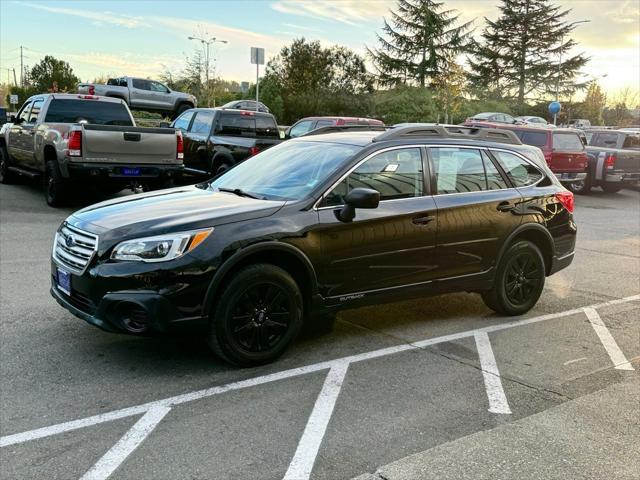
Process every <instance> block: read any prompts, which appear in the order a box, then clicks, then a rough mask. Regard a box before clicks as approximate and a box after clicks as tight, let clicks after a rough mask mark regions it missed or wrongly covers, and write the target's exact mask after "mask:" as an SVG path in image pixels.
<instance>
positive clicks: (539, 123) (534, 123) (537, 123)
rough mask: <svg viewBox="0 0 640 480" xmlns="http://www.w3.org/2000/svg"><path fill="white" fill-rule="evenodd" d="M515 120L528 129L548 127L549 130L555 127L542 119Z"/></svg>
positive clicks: (524, 117)
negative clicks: (528, 127)
mask: <svg viewBox="0 0 640 480" xmlns="http://www.w3.org/2000/svg"><path fill="white" fill-rule="evenodd" d="M516 120H517V121H518V122H520V123H524V124H525V125H528V126H530V127H549V128H553V127H555V125H553V124H552V123H549V122H547V121H546V120H545V119H544V118H542V117H533V116H523V117H516Z"/></svg>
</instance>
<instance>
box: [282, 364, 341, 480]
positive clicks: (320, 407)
mask: <svg viewBox="0 0 640 480" xmlns="http://www.w3.org/2000/svg"><path fill="white" fill-rule="evenodd" d="M348 368H349V364H348V363H346V362H345V363H342V364H337V365H335V366H334V367H331V370H329V374H328V375H327V378H326V379H325V381H324V385H323V387H322V390H321V391H320V395H318V399H317V400H316V403H315V405H314V407H313V411H312V412H311V415H310V416H309V420H308V421H307V426H306V427H305V429H304V432H303V434H302V437H301V438H300V442H299V443H298V448H297V449H296V453H295V454H294V456H293V460H291V463H290V464H289V468H288V469H287V473H285V475H284V478H283V480H307V479H308V478H309V476H310V475H311V470H313V464H314V463H315V461H316V457H317V456H318V450H320V444H321V443H322V439H323V438H324V433H325V431H326V430H327V425H329V420H331V414H332V413H333V408H334V407H335V405H336V400H337V399H338V395H339V394H340V389H341V388H342V382H343V380H344V377H345V375H346V374H347V369H348Z"/></svg>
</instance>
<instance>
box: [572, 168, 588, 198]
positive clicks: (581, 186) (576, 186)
mask: <svg viewBox="0 0 640 480" xmlns="http://www.w3.org/2000/svg"><path fill="white" fill-rule="evenodd" d="M566 187H567V190H569V191H570V192H571V193H573V194H574V195H588V194H589V193H591V188H592V187H593V183H592V182H591V174H590V173H588V172H587V178H585V179H584V180H581V181H579V182H572V183H569V184H567V185H566Z"/></svg>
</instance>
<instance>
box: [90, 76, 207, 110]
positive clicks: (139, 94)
mask: <svg viewBox="0 0 640 480" xmlns="http://www.w3.org/2000/svg"><path fill="white" fill-rule="evenodd" d="M78 93H84V94H88V95H103V96H105V97H114V98H120V99H122V100H124V101H125V102H127V105H129V108H130V109H131V110H144V111H147V112H158V113H161V114H162V115H165V116H169V117H171V119H175V118H177V117H178V115H180V114H181V113H182V112H184V111H185V110H187V109H189V108H194V107H196V106H197V102H196V97H194V96H193V95H191V94H188V93H182V92H175V91H173V90H171V89H170V88H169V87H167V86H166V85H164V84H162V83H160V82H156V81H155V80H148V79H146V78H133V77H120V78H110V79H109V80H108V81H107V84H106V85H101V84H97V83H80V84H78Z"/></svg>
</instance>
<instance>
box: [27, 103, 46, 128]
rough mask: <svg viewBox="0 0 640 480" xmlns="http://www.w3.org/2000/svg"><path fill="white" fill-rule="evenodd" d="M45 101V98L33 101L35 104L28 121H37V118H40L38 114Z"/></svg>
mask: <svg viewBox="0 0 640 480" xmlns="http://www.w3.org/2000/svg"><path fill="white" fill-rule="evenodd" d="M43 103H44V99H38V100H36V101H35V102H33V106H32V107H31V113H30V114H29V121H28V123H36V120H37V119H38V114H39V113H40V110H41V109H42V104H43Z"/></svg>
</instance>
